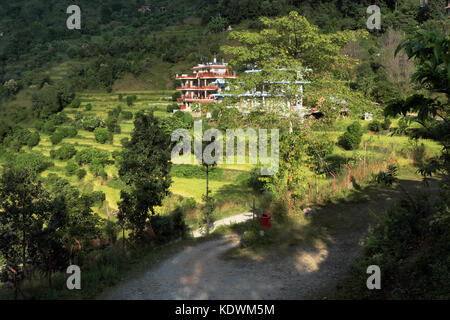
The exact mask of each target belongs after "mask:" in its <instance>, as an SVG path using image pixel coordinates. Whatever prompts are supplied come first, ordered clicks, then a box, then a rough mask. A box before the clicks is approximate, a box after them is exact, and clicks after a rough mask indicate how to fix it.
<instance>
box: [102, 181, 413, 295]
mask: <svg viewBox="0 0 450 320" xmlns="http://www.w3.org/2000/svg"><path fill="white" fill-rule="evenodd" d="M411 187H414V188H415V189H418V188H422V187H420V185H419V184H417V183H414V184H413V185H412V186H411ZM399 195H400V192H399V191H388V192H377V193H374V195H371V196H370V198H369V199H367V201H363V202H362V203H356V204H355V203H345V204H339V205H333V206H331V207H329V208H323V209H322V210H319V211H318V213H317V216H316V218H314V217H312V222H311V223H317V224H318V225H320V226H324V227H325V228H326V229H327V232H328V237H327V239H326V240H325V241H317V242H316V244H315V245H309V246H308V245H301V246H295V247H293V248H292V251H291V253H292V254H290V255H287V256H286V255H285V256H281V257H280V255H277V254H276V252H272V253H270V255H269V257H267V258H264V259H263V260H262V261H256V260H251V259H223V258H222V254H223V253H224V252H225V251H227V250H229V249H230V248H233V247H234V246H237V245H239V236H237V235H233V236H226V237H223V238H220V239H216V240H209V241H206V242H203V243H200V244H198V245H195V246H189V247H187V248H185V249H184V250H183V251H181V252H179V253H177V254H175V255H173V256H172V257H171V258H169V259H167V260H165V261H163V262H161V263H160V264H159V265H157V266H156V267H154V268H151V269H149V270H147V271H145V272H144V273H142V274H140V275H139V276H138V277H135V278H133V279H131V280H127V281H124V282H122V283H121V284H120V285H118V286H117V287H115V288H112V289H111V290H109V291H108V292H106V293H105V294H104V295H103V296H102V297H101V299H151V300H153V299H155V300H156V299H161V300H173V299H194V300H196V299H225V300H236V299H258V300H259V299H261V300H263V299H323V298H325V297H326V295H327V294H328V293H329V292H330V290H332V289H333V288H335V285H336V284H337V283H338V280H340V279H342V278H343V277H344V276H345V275H346V274H347V270H348V267H349V266H350V265H351V264H352V263H353V262H354V260H355V259H356V258H357V257H358V255H359V254H360V252H361V246H360V245H359V243H360V241H361V240H363V239H365V237H366V236H367V221H368V220H369V219H368V218H369V215H370V214H372V213H373V212H374V211H375V210H377V211H380V210H384V209H386V208H388V207H390V206H391V205H392V204H393V202H394V201H396V200H397V199H398V198H399ZM239 216H240V218H242V219H246V218H247V216H245V214H244V215H243V216H241V215H239ZM239 216H238V217H239ZM232 218H233V217H232ZM250 218H251V216H250ZM314 219H317V220H314ZM230 221H231V220H227V222H230ZM274 251H276V250H274Z"/></svg>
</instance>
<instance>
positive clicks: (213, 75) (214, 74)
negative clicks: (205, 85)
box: [197, 72, 237, 79]
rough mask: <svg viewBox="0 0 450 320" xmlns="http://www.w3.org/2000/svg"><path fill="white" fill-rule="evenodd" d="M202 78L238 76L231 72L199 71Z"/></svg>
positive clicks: (233, 77)
mask: <svg viewBox="0 0 450 320" xmlns="http://www.w3.org/2000/svg"><path fill="white" fill-rule="evenodd" d="M197 75H198V77H199V78H200V79H219V78H230V79H236V78H237V76H235V75H232V74H229V73H222V74H221V73H210V72H199V73H197Z"/></svg>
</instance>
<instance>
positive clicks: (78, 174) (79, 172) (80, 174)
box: [77, 168, 87, 180]
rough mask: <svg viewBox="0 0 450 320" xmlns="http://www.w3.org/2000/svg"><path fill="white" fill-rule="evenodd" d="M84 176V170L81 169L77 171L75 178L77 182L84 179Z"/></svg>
mask: <svg viewBox="0 0 450 320" xmlns="http://www.w3.org/2000/svg"><path fill="white" fill-rule="evenodd" d="M86 174H87V172H86V170H84V169H82V168H81V169H78V170H77V177H78V179H79V180H83V179H84V177H86Z"/></svg>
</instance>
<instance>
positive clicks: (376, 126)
mask: <svg viewBox="0 0 450 320" xmlns="http://www.w3.org/2000/svg"><path fill="white" fill-rule="evenodd" d="M367 128H368V129H369V130H370V131H372V132H380V131H381V129H382V128H381V123H380V121H378V120H374V121H372V122H371V123H369V125H368V127H367Z"/></svg>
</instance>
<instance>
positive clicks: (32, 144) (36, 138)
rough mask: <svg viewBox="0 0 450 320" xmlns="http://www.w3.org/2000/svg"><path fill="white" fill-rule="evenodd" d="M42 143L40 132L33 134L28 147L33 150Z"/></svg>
mask: <svg viewBox="0 0 450 320" xmlns="http://www.w3.org/2000/svg"><path fill="white" fill-rule="evenodd" d="M40 141H41V136H40V135H39V132H36V131H35V132H32V133H31V134H30V136H29V138H28V142H27V146H28V147H29V148H30V149H32V148H33V147H35V146H37V145H38V144H39V142H40Z"/></svg>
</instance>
